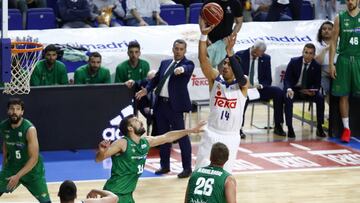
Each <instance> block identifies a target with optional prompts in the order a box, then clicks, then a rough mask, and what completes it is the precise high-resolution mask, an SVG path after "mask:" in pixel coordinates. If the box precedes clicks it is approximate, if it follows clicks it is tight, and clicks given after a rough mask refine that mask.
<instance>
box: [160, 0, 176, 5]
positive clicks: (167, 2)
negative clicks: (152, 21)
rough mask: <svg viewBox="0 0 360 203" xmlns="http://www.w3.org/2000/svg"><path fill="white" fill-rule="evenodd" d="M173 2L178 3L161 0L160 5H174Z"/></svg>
mask: <svg viewBox="0 0 360 203" xmlns="http://www.w3.org/2000/svg"><path fill="white" fill-rule="evenodd" d="M173 4H176V3H175V2H174V1H171V0H160V5H173Z"/></svg>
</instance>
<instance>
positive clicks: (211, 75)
mask: <svg viewBox="0 0 360 203" xmlns="http://www.w3.org/2000/svg"><path fill="white" fill-rule="evenodd" d="M203 21H204V20H203V19H202V18H200V30H201V38H200V41H199V61H200V67H201V70H202V72H203V74H204V75H205V77H206V78H207V79H208V81H209V88H210V89H211V88H212V86H213V84H214V80H215V79H216V77H217V76H218V75H219V72H218V71H217V70H216V69H214V68H213V67H212V66H211V63H210V61H209V58H208V53H207V42H206V41H207V35H208V34H209V33H210V32H211V30H212V29H214V27H215V26H214V25H212V26H206V24H205V23H204V22H203Z"/></svg>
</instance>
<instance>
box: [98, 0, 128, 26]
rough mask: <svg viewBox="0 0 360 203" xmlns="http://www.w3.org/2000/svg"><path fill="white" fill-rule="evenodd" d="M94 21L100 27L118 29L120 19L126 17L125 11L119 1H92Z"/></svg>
mask: <svg viewBox="0 0 360 203" xmlns="http://www.w3.org/2000/svg"><path fill="white" fill-rule="evenodd" d="M91 6H92V19H94V20H96V21H97V22H98V24H99V27H118V26H121V24H120V23H118V22H117V21H116V19H118V18H124V17H125V11H124V9H123V7H122V6H121V3H120V1H119V0H92V4H91Z"/></svg>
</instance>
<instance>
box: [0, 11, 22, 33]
mask: <svg viewBox="0 0 360 203" xmlns="http://www.w3.org/2000/svg"><path fill="white" fill-rule="evenodd" d="M0 13H2V10H1V9H0ZM0 21H2V15H0ZM0 29H1V28H0ZM8 29H9V30H22V29H23V26H22V15H21V12H20V10H19V9H8Z"/></svg>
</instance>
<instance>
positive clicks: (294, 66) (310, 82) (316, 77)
mask: <svg viewBox="0 0 360 203" xmlns="http://www.w3.org/2000/svg"><path fill="white" fill-rule="evenodd" d="M302 67H303V57H302V56H300V57H294V58H292V59H291V60H290V62H289V64H288V66H287V68H286V73H285V79H284V91H286V90H287V89H288V88H292V89H293V88H294V87H295V85H296V84H297V83H298V81H299V79H300V74H301V69H302ZM306 74H307V80H306V89H320V85H321V66H320V64H319V63H318V62H316V61H315V59H313V60H312V61H311V63H310V65H309V67H308V69H307V71H306Z"/></svg>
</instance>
